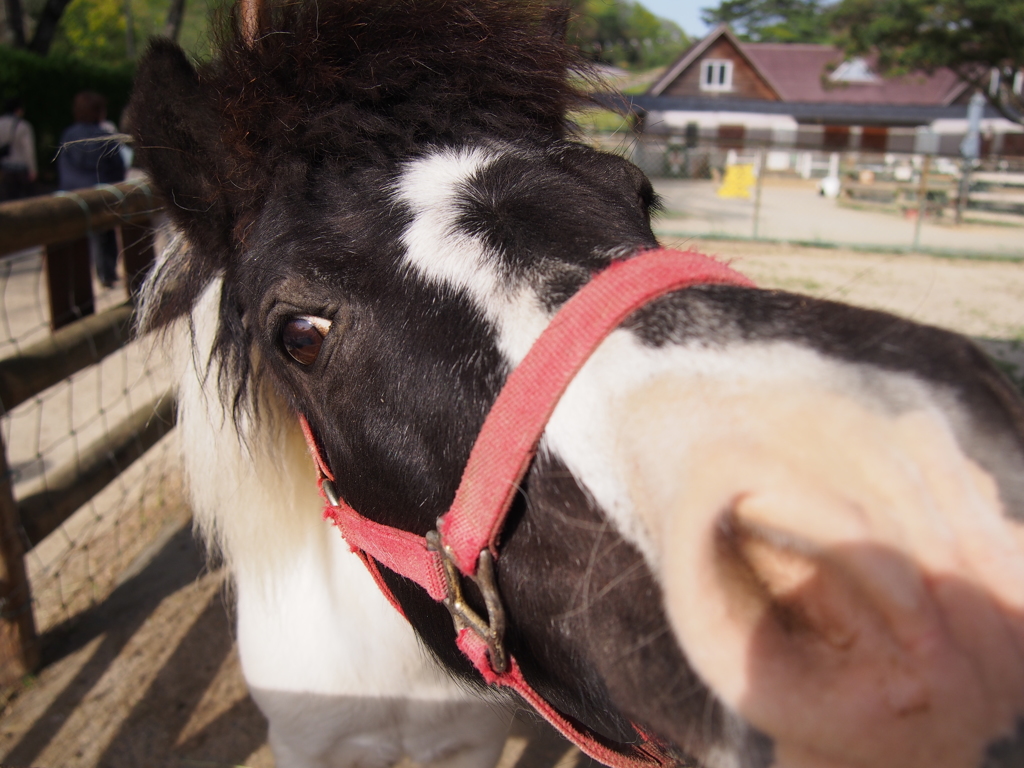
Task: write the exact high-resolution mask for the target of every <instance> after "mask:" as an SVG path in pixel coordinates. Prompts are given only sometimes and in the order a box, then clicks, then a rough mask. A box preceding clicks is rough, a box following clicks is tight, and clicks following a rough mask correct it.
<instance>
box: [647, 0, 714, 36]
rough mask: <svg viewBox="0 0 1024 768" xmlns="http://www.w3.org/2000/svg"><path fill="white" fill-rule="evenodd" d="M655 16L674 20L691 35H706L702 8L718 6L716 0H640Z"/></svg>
mask: <svg viewBox="0 0 1024 768" xmlns="http://www.w3.org/2000/svg"><path fill="white" fill-rule="evenodd" d="M640 4H641V5H642V6H644V8H646V9H647V10H649V11H650V12H651V13H653V14H654V15H655V16H660V17H661V18H663V19H669V20H671V21H674V22H675V23H676V24H678V25H679V26H680V27H682V28H683V29H684V30H686V33H687V34H688V35H690V36H691V37H704V35H705V34H707V31H708V28H707V26H706V25H705V24H704V22H703V21H701V20H700V9H701V8H704V7H709V6H710V7H712V8H714V7H717V6H718V3H717V2H716V0H640Z"/></svg>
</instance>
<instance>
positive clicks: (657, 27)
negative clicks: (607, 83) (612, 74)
mask: <svg viewBox="0 0 1024 768" xmlns="http://www.w3.org/2000/svg"><path fill="white" fill-rule="evenodd" d="M573 5H574V8H573V18H572V21H571V22H570V25H569V38H570V40H573V41H574V42H576V44H577V45H579V46H580V48H581V49H582V50H583V51H584V53H586V54H587V55H588V56H590V57H591V58H593V59H594V60H595V61H601V62H604V63H606V64H614V65H617V66H624V67H628V68H630V69H650V68H651V67H656V66H660V65H662V64H667V63H668V62H670V61H671V60H672V59H674V58H675V57H676V56H677V55H679V53H680V52H682V50H683V49H684V48H686V47H687V46H688V45H689V44H690V40H689V38H688V37H687V36H686V33H685V32H683V30H682V29H680V28H679V27H678V26H677V25H676V24H674V23H673V22H671V21H667V20H665V19H660V18H658V17H657V16H655V15H654V14H653V13H651V12H650V11H649V10H647V9H646V8H644V7H643V6H642V5H641V4H640V3H635V2H631V0H577V1H576V2H574V4H573Z"/></svg>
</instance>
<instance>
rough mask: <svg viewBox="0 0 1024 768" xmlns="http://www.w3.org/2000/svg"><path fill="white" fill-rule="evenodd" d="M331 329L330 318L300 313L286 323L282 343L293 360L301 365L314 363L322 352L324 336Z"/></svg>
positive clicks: (282, 333) (282, 332)
mask: <svg viewBox="0 0 1024 768" xmlns="http://www.w3.org/2000/svg"><path fill="white" fill-rule="evenodd" d="M330 329H331V321H330V320H325V319H324V318H322V317H312V316H310V315H300V316H299V317H293V318H292V319H291V320H289V321H288V322H287V323H285V326H284V328H283V329H282V331H281V343H282V344H283V345H284V349H285V352H287V353H288V354H289V355H290V356H291V358H292V360H294V361H295V362H297V363H299V364H301V365H312V364H313V363H314V362H315V361H316V358H317V356H318V355H319V354H320V347H322V346H323V343H324V336H325V335H327V332H328V331H329V330H330Z"/></svg>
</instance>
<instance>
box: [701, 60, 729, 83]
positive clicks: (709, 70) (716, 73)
mask: <svg viewBox="0 0 1024 768" xmlns="http://www.w3.org/2000/svg"><path fill="white" fill-rule="evenodd" d="M700 89H701V90H702V91H731V90H732V62H731V61H729V60H727V59H708V60H707V61H705V62H703V63H702V64H701V68H700Z"/></svg>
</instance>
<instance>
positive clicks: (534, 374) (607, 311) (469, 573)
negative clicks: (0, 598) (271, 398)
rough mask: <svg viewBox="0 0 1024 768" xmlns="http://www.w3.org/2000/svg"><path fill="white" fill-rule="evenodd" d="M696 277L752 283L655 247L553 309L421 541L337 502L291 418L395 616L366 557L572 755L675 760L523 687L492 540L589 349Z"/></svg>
mask: <svg viewBox="0 0 1024 768" xmlns="http://www.w3.org/2000/svg"><path fill="white" fill-rule="evenodd" d="M707 283H725V284H729V285H739V286H744V287H753V283H751V282H750V280H748V279H747V278H745V277H744V276H743V275H740V274H739V273H738V272H735V271H733V270H732V269H730V268H729V267H727V266H725V265H724V264H721V263H719V262H717V261H714V260H713V259H710V258H708V257H707V256H703V255H701V254H698V253H693V252H680V251H673V250H666V249H657V250H651V251H646V252H644V253H642V254H639V255H637V256H636V257H634V258H631V259H625V260H621V261H615V262H613V263H612V264H611V266H609V267H608V268H607V269H605V270H604V271H602V272H601V273H599V274H597V275H596V276H594V278H593V279H591V281H590V282H589V283H587V284H586V285H585V286H584V287H583V288H582V289H580V290H579V291H578V292H577V293H576V294H575V295H574V296H573V297H572V298H570V299H569V300H568V301H567V302H566V303H565V305H564V306H563V307H562V308H561V309H560V310H559V311H558V313H557V314H556V315H555V317H554V319H553V320H552V321H551V323H550V324H549V325H548V327H547V328H546V329H545V330H544V332H543V333H542V334H541V335H540V337H539V338H538V339H537V341H536V342H535V343H534V345H533V347H532V348H531V349H530V351H529V352H528V353H527V355H526V357H524V358H523V360H522V362H521V363H520V364H519V365H518V367H517V368H516V369H515V370H514V371H513V372H512V373H511V374H510V375H509V377H508V379H507V381H506V382H505V386H504V388H503V389H502V390H501V392H500V394H499V395H498V398H497V400H496V401H495V403H494V406H493V407H492V408H491V411H490V413H488V415H487V419H486V420H485V422H484V425H483V428H482V429H481V430H480V434H479V436H478V437H477V440H476V443H475V444H474V446H473V450H472V452H471V453H470V455H469V461H468V462H467V464H466V468H465V471H464V472H463V475H462V482H461V484H460V485H459V489H458V491H457V492H456V494H455V500H454V501H453V502H452V505H451V507H450V508H449V510H448V511H447V512H446V513H445V514H444V515H442V516H441V518H440V519H439V520H438V525H437V530H436V531H431V532H430V533H429V534H427V536H426V537H421V536H417V535H415V534H413V533H409V532H408V531H403V530H400V529H398V528H391V527H389V526H386V525H381V524H379V523H375V522H373V521H372V520H368V519H367V518H365V517H363V516H362V515H360V514H359V513H358V512H356V511H355V510H354V509H352V508H351V507H350V506H348V504H346V503H345V502H344V501H343V500H342V499H340V498H339V497H338V496H337V494H336V493H335V490H334V485H333V481H334V476H333V475H332V474H331V471H330V469H329V468H328V467H327V464H326V463H325V462H324V460H323V458H322V457H321V455H320V451H319V449H318V448H317V445H316V440H315V438H314V437H313V433H312V430H311V429H310V427H309V423H308V422H307V421H306V419H305V417H304V416H301V415H300V416H299V420H300V422H301V424H302V429H303V432H304V433H305V435H306V440H307V442H308V443H309V448H310V452H311V453H312V455H313V459H314V461H315V462H316V466H317V471H318V475H319V480H318V484H319V486H320V491H321V493H322V494H323V495H324V497H325V498H326V499H327V502H328V506H327V508H326V509H325V511H324V517H325V518H329V519H330V520H332V521H334V524H335V525H337V526H338V528H339V529H340V531H341V534H342V536H343V537H344V538H345V541H347V542H348V544H349V546H350V547H351V548H352V551H353V552H355V553H356V554H357V555H359V557H360V558H362V560H363V562H364V563H365V564H366V567H367V568H368V569H369V570H370V573H371V574H372V575H373V578H374V580H375V581H376V582H377V585H378V586H379V587H380V588H381V590H382V591H383V593H384V595H385V597H387V598H388V600H389V601H390V602H391V604H392V605H394V606H395V608H396V609H398V611H399V612H401V613H402V614H403V615H404V611H402V607H401V606H400V605H399V604H398V601H397V600H396V599H395V597H394V595H392V594H391V590H390V589H388V587H387V585H386V584H385V583H384V580H383V579H382V578H381V575H380V571H379V570H378V567H377V564H378V563H380V564H381V565H383V566H384V567H386V568H388V569H389V570H391V571H394V572H395V573H398V574H400V575H402V576H405V577H406V578H408V579H411V580H412V581H414V582H416V583H417V584H419V585H420V586H421V587H423V589H425V590H426V591H427V593H428V594H429V595H430V596H431V597H432V598H434V600H436V601H438V602H441V603H444V604H445V606H446V607H447V608H448V610H449V611H451V614H452V618H453V619H454V621H455V628H456V632H457V637H456V642H457V644H458V646H459V648H460V649H461V650H462V652H463V653H464V654H465V655H466V656H467V657H468V658H469V660H470V661H471V662H472V663H473V666H475V667H476V669H477V670H478V671H479V672H480V674H481V675H483V677H484V680H486V681H487V682H488V683H489V684H491V685H499V686H505V687H508V688H511V689H512V690H514V691H515V692H516V693H518V694H519V695H520V696H522V697H523V698H524V699H525V700H526V701H528V702H529V703H530V704H531V705H532V706H533V707H534V708H535V709H536V710H537V711H538V712H540V714H541V715H543V716H544V718H545V719H547V721H548V722H549V723H551V724H552V725H553V726H554V727H555V728H557V729H558V730H559V731H560V732H561V733H562V735H563V736H565V737H566V738H567V739H569V741H571V742H573V743H574V744H576V746H578V747H579V748H580V750H581V751H583V752H584V753H585V754H587V755H589V756H590V757H592V758H594V759H595V760H598V761H600V762H602V763H605V764H606V765H609V766H613V768H641V767H643V768H650V766H665V765H670V764H672V763H673V762H675V761H674V760H673V759H672V758H671V757H669V756H668V755H667V754H666V753H665V752H664V750H663V749H662V748H661V747H660V746H659V745H658V744H657V743H656V742H655V741H653V740H652V739H651V738H649V737H648V736H647V735H646V734H644V733H643V732H642V731H641V730H640V729H639V728H638V729H637V731H638V741H639V743H637V744H623V745H615V746H612V745H609V744H607V743H606V742H605V741H604V740H602V739H600V738H599V737H598V736H596V735H595V734H593V733H588V732H586V731H585V730H584V729H582V728H581V727H580V726H577V725H576V724H574V723H572V722H570V721H569V720H568V719H567V718H566V717H565V716H564V715H562V714H561V713H559V712H557V711H556V710H555V709H554V708H553V707H552V706H551V705H550V704H548V703H547V702H546V701H544V699H542V698H541V697H540V696H539V695H538V694H537V693H536V691H534V690H533V688H532V687H531V686H530V685H529V683H527V682H526V680H525V679H524V678H523V675H522V673H521V672H520V670H519V665H518V664H516V661H515V659H513V658H512V657H510V656H509V655H508V654H507V653H506V652H505V648H504V645H503V635H504V626H505V618H504V610H503V608H502V604H501V598H500V595H499V593H498V589H497V585H496V582H495V578H494V560H495V558H497V556H498V539H499V536H500V534H501V529H502V526H503V525H504V523H505V517H506V515H507V514H508V510H509V507H510V506H511V504H512V500H513V499H514V498H515V495H516V491H517V490H518V489H519V483H520V481H521V480H522V479H523V476H524V475H525V474H526V471H527V469H528V468H529V466H530V463H531V462H532V461H533V457H534V454H535V453H536V450H537V444H538V443H539V442H540V438H541V435H542V434H543V432H544V429H545V427H546V425H547V423H548V420H549V419H550V417H551V414H552V412H553V411H554V409H555V406H556V404H557V403H558V401H559V399H560V398H561V396H562V393H563V392H564V391H565V388H566V387H567V386H568V385H569V382H571V381H572V379H573V377H574V376H575V375H576V373H577V372H578V371H579V370H580V368H582V367H583V364H584V363H585V362H586V361H587V359H588V358H589V357H590V355H591V353H592V352H593V351H594V350H595V349H596V348H597V347H598V345H599V344H600V343H601V341H603V340H604V338H605V337H606V336H607V335H608V334H609V333H611V332H612V331H613V330H614V329H615V328H617V327H618V326H619V325H620V324H621V323H622V321H623V320H625V319H626V318H627V317H628V316H629V315H630V314H632V313H633V312H634V311H635V310H637V309H639V308H640V307H642V306H644V305H645V304H647V303H648V302H650V301H652V300H653V299H656V298H658V297H659V296H662V295H664V294H666V293H669V292H671V291H677V290H681V289H683V288H687V287H689V286H692V285H697V284H707ZM462 578H467V579H470V580H472V581H473V582H474V583H476V585H477V586H478V587H479V589H480V592H481V594H482V595H483V598H484V602H485V604H486V607H487V618H486V619H484V618H482V617H480V616H479V615H477V614H476V613H475V612H474V611H473V610H472V609H471V608H470V607H469V606H468V605H467V604H466V603H465V601H464V600H463V599H462V587H461V579H462Z"/></svg>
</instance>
